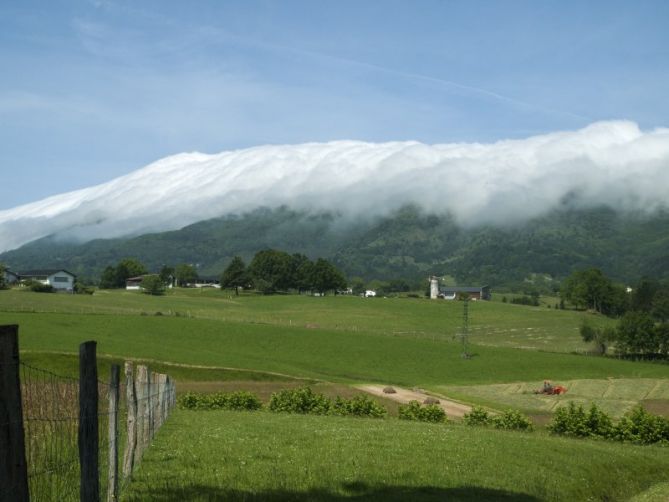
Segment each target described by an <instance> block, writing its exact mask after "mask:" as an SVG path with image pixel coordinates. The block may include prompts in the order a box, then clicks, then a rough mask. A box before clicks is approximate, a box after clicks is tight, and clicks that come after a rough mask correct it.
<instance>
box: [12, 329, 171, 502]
mask: <svg viewBox="0 0 669 502" xmlns="http://www.w3.org/2000/svg"><path fill="white" fill-rule="evenodd" d="M79 366H80V375H79V378H72V377H68V376H63V375H58V374H56V373H54V372H51V371H48V370H45V369H42V368H35V367H33V366H30V365H28V364H25V363H22V362H21V361H20V360H19V353H18V326H0V486H1V487H2V489H0V502H5V501H7V502H9V501H11V502H15V501H18V502H24V501H29V500H32V501H33V502H35V501H41V500H45V501H52V500H57V501H59V502H61V501H63V502H67V501H76V500H81V501H86V502H97V501H100V499H101V497H103V498H105V497H106V500H107V501H108V502H116V501H118V497H119V491H120V490H123V488H124V487H125V486H126V485H127V483H128V482H129V480H130V479H131V478H132V473H133V472H134V470H135V469H136V468H137V467H138V465H139V463H140V461H141V458H142V456H143V454H144V452H145V451H146V449H147V448H148V447H149V445H150V441H151V439H152V438H153V436H154V435H155V433H156V432H157V431H158V429H160V427H161V426H162V425H163V424H164V423H165V421H166V420H167V417H168V416H169V413H170V411H171V410H172V409H173V407H174V405H175V403H176V387H175V385H174V382H173V381H172V379H171V378H170V377H169V376H168V375H162V374H159V373H153V372H151V371H150V370H149V369H148V368H147V367H146V366H143V365H138V366H137V367H134V366H133V364H132V363H127V362H126V363H125V367H124V375H125V382H121V381H120V380H121V379H120V378H119V377H120V375H119V374H120V369H119V367H118V366H117V365H112V368H111V374H110V379H109V381H108V382H106V381H101V380H99V379H98V376H97V363H96V356H95V342H86V343H84V344H81V346H80V364H79ZM139 390H141V392H138V391H139ZM119 423H120V424H123V425H122V426H120V427H119ZM121 450H122V453H121ZM119 456H121V458H122V460H123V461H122V468H121V469H120V470H121V471H122V472H121V475H119ZM22 459H23V460H22Z"/></svg>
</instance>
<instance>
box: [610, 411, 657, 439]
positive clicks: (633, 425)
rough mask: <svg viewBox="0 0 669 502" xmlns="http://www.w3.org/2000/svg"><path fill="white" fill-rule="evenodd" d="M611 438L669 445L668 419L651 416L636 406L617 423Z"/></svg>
mask: <svg viewBox="0 0 669 502" xmlns="http://www.w3.org/2000/svg"><path fill="white" fill-rule="evenodd" d="M611 436H612V437H613V438H614V439H617V440H619V441H631V442H633V443H640V444H652V443H669V419H666V418H664V417H660V416H657V415H652V414H650V413H648V412H647V411H646V410H644V409H643V408H642V407H641V406H638V407H636V408H634V409H633V410H632V411H630V412H629V413H627V414H626V415H625V416H624V417H622V418H621V419H620V420H619V421H618V423H617V424H616V425H615V427H614V428H613V433H612V435H611Z"/></svg>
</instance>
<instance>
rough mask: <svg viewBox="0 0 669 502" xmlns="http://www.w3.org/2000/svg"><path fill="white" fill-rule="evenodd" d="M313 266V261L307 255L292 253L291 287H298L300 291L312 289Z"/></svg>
mask: <svg viewBox="0 0 669 502" xmlns="http://www.w3.org/2000/svg"><path fill="white" fill-rule="evenodd" d="M313 268H314V264H313V262H312V261H311V260H310V259H309V258H307V257H306V256H305V255H303V254H300V253H295V254H294V255H292V256H291V257H290V287H292V288H295V289H297V291H298V293H301V292H302V291H305V290H308V289H311V288H312V284H311V276H312V271H313Z"/></svg>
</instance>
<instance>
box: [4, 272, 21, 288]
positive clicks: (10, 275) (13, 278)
mask: <svg viewBox="0 0 669 502" xmlns="http://www.w3.org/2000/svg"><path fill="white" fill-rule="evenodd" d="M17 282H19V274H16V273H14V272H12V271H11V270H9V269H5V284H8V285H10V286H11V285H13V284H16V283H17Z"/></svg>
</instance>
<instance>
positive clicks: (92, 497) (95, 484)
mask: <svg viewBox="0 0 669 502" xmlns="http://www.w3.org/2000/svg"><path fill="white" fill-rule="evenodd" d="M96 345H97V344H96V342H84V343H82V344H81V345H80V346H79V464H80V466H81V484H80V486H79V499H80V500H81V502H99V501H100V472H99V466H98V447H99V437H98V368H97V360H96V354H95V351H96Z"/></svg>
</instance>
